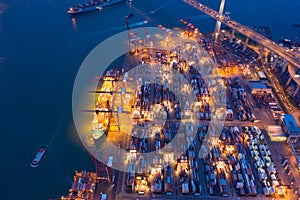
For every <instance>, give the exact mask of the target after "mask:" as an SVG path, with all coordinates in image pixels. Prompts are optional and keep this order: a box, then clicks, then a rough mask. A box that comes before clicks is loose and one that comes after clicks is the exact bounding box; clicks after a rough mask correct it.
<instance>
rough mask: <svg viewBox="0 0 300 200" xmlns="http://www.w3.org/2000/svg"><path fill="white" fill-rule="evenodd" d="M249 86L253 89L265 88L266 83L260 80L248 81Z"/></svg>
mask: <svg viewBox="0 0 300 200" xmlns="http://www.w3.org/2000/svg"><path fill="white" fill-rule="evenodd" d="M250 86H251V88H253V89H267V88H268V87H267V85H266V84H265V83H263V82H261V81H250Z"/></svg>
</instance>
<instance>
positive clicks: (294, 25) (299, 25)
mask: <svg viewBox="0 0 300 200" xmlns="http://www.w3.org/2000/svg"><path fill="white" fill-rule="evenodd" d="M292 26H293V27H295V28H300V24H292Z"/></svg>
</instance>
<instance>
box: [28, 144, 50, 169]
mask: <svg viewBox="0 0 300 200" xmlns="http://www.w3.org/2000/svg"><path fill="white" fill-rule="evenodd" d="M47 151H48V147H42V148H40V149H39V151H38V152H37V154H36V155H35V157H34V159H33V160H32V161H31V163H30V166H31V167H38V166H39V165H40V164H41V162H42V160H43V158H44V157H45V155H46V153H47Z"/></svg>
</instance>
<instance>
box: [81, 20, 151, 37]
mask: <svg viewBox="0 0 300 200" xmlns="http://www.w3.org/2000/svg"><path fill="white" fill-rule="evenodd" d="M148 23H149V22H148V21H147V20H145V21H140V22H136V23H132V24H129V28H137V27H140V26H143V25H145V24H148ZM118 30H127V28H126V26H119V27H113V28H108V29H105V30H102V31H97V32H93V33H89V34H86V36H94V35H98V34H101V33H105V32H109V31H118Z"/></svg>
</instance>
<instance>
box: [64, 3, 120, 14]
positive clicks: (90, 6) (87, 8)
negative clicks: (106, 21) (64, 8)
mask: <svg viewBox="0 0 300 200" xmlns="http://www.w3.org/2000/svg"><path fill="white" fill-rule="evenodd" d="M122 2H125V0H109V1H105V2H100V1H97V0H95V1H94V0H90V1H88V2H86V3H83V4H78V5H76V6H73V7H70V8H69V10H68V12H67V13H68V14H69V15H70V16H73V15H77V14H80V13H85V12H91V11H95V10H103V8H106V7H109V6H112V5H115V4H119V3H122Z"/></svg>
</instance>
